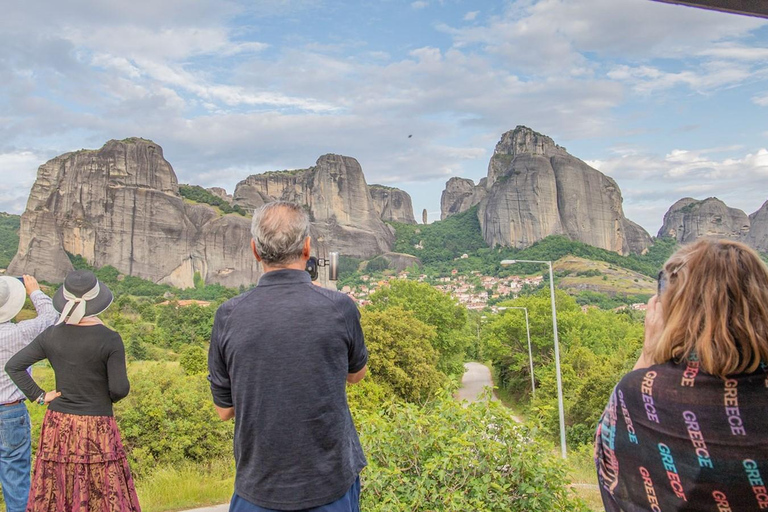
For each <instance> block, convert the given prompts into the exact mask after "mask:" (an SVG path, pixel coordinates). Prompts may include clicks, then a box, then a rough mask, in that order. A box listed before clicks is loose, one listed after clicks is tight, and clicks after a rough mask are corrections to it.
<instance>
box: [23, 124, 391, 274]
mask: <svg viewBox="0 0 768 512" xmlns="http://www.w3.org/2000/svg"><path fill="white" fill-rule="evenodd" d="M300 175H301V176H304V178H305V181H302V182H301V184H299V183H298V182H297V176H300ZM264 176H265V175H262V177H251V178H249V180H250V181H249V180H246V182H247V183H246V182H243V183H245V185H243V184H241V185H243V186H242V187H238V190H237V191H236V193H235V199H236V200H237V199H239V202H240V203H241V204H244V205H247V206H259V205H260V204H263V202H264V200H273V199H275V197H274V196H271V195H269V193H270V192H272V191H273V188H271V186H272V185H275V183H280V184H281V185H284V184H285V183H291V184H292V187H293V188H290V187H285V186H282V187H281V188H280V191H279V193H280V195H279V196H278V197H282V198H286V199H290V200H300V202H301V204H304V205H305V206H306V207H307V209H308V211H309V213H310V215H311V216H312V218H313V221H314V222H313V229H312V235H313V238H314V240H313V242H314V246H315V249H316V251H317V253H318V254H320V255H323V254H327V253H328V251H332V250H337V251H339V252H341V253H342V254H345V255H348V256H356V257H366V258H367V257H370V256H373V255H375V254H381V253H384V252H388V251H389V249H390V246H391V243H392V241H393V238H394V236H393V233H392V232H391V230H390V229H389V228H388V227H387V226H386V225H385V224H384V223H383V222H382V221H381V219H380V218H379V217H378V215H377V213H376V210H375V208H374V206H373V200H372V199H371V197H370V194H369V193H368V189H367V186H366V185H365V178H364V177H363V174H362V170H361V169H360V166H359V164H358V163H357V161H355V160H354V159H352V158H347V157H341V156H337V155H326V156H323V157H320V159H319V160H318V164H317V166H316V167H314V168H312V169H309V170H307V171H296V172H289V173H268V174H267V175H266V177H264ZM248 183H250V184H251V185H248ZM249 186H250V188H249ZM262 189H263V190H262ZM217 192H218V191H214V193H216V194H217V195H219V197H222V196H224V197H226V192H224V191H221V193H217ZM262 192H263V194H262ZM249 194H250V195H249ZM260 194H262V195H260ZM260 201H261V202H260ZM250 239H251V234H250V219H248V218H245V217H242V216H241V215H237V214H231V215H221V214H220V213H218V211H217V209H214V208H212V207H209V206H207V205H205V204H188V203H185V202H184V201H183V200H182V198H181V197H180V196H179V193H178V182H177V179H176V175H175V173H174V171H173V168H172V167H171V165H170V164H169V163H168V162H167V161H166V160H165V159H164V158H163V150H162V148H161V147H160V146H158V145H157V144H155V143H153V142H152V141H148V140H144V139H138V138H132V139H126V140H123V141H116V140H112V141H109V142H107V143H106V144H105V145H104V146H103V147H102V148H101V149H99V150H93V151H90V150H81V151H76V152H73V153H66V154H64V155H61V156H59V157H56V158H54V159H53V160H50V161H49V162H46V163H45V164H43V165H41V166H40V168H39V169H38V174H37V180H36V181H35V184H34V185H33V187H32V192H31V194H30V197H29V200H28V202H27V208H26V211H25V212H24V214H23V215H22V218H21V228H20V240H19V250H18V253H17V254H16V256H15V258H14V259H13V261H12V262H11V264H10V266H9V270H8V271H9V273H14V274H21V273H22V272H25V273H29V274H34V275H35V276H37V277H38V278H39V279H42V280H47V281H51V282H60V281H62V280H63V278H64V277H65V276H66V274H67V272H69V271H70V270H72V265H71V263H70V261H69V258H68V257H67V252H69V253H71V254H78V255H81V256H83V257H84V258H85V259H86V260H87V261H88V262H89V263H90V264H92V265H94V266H95V267H103V266H106V265H112V266H114V267H115V268H117V269H118V270H119V271H120V272H122V273H124V274H128V275H134V276H138V277H142V278H145V279H149V280H152V281H154V282H159V283H168V284H172V285H174V286H178V287H189V286H192V285H193V283H194V275H195V273H199V274H200V275H201V276H202V277H203V279H204V280H205V281H206V282H209V283H220V284H223V285H225V286H231V287H236V286H240V285H249V284H252V283H255V282H257V280H258V277H259V275H260V270H259V265H258V263H257V262H256V260H255V258H254V257H253V255H252V253H251V251H250V248H249V244H250Z"/></svg>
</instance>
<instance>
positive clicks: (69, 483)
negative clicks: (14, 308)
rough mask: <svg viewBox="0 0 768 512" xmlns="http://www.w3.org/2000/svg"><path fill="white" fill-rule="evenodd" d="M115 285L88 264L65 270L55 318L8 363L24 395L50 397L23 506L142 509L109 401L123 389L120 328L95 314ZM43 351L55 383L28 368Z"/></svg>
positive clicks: (48, 510)
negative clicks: (49, 385)
mask: <svg viewBox="0 0 768 512" xmlns="http://www.w3.org/2000/svg"><path fill="white" fill-rule="evenodd" d="M111 303H112V292H111V291H110V290H109V288H107V286H106V285H105V284H104V283H103V282H101V281H99V280H97V279H96V276H95V275H94V274H93V273H92V272H89V271H87V270H76V271H74V272H70V273H69V275H67V278H66V280H65V281H64V285H63V286H62V287H61V288H59V290H58V291H57V292H56V294H55V295H54V296H53V307H54V308H55V309H56V311H58V312H59V313H60V315H59V320H58V322H57V323H56V324H55V325H53V326H52V327H49V328H48V329H46V330H45V331H43V332H42V333H41V334H40V335H39V336H38V337H37V338H35V339H34V341H32V343H30V344H29V345H28V346H27V347H26V348H24V349H22V350H21V351H19V352H18V353H17V354H16V355H15V356H13V357H12V358H11V359H10V360H9V361H8V363H7V364H6V366H5V370H6V371H7V372H8V375H9V376H10V377H11V379H12V380H13V382H14V383H15V384H16V385H17V386H18V387H19V389H21V391H22V392H23V393H24V394H25V395H26V396H27V398H29V399H30V400H33V401H35V402H37V403H38V404H40V405H45V404H48V410H47V411H46V412H45V418H44V419H43V426H42V430H41V432H40V443H39V445H38V448H37V454H36V456H35V466H34V471H33V476H32V487H31V489H30V491H29V500H28V501H27V512H75V511H82V512H88V511H90V512H139V511H140V510H141V508H140V506H139V500H138V498H137V495H136V489H135V487H134V483H133V478H132V477H131V471H130V468H129V466H128V461H127V459H126V454H125V449H124V448H123V443H122V441H121V439H120V432H119V430H118V428H117V423H116V422H115V418H114V416H113V414H112V404H113V403H114V402H117V401H118V400H120V399H122V398H124V397H125V396H126V395H128V391H129V388H130V386H129V384H128V376H127V375H126V368H125V349H124V347H123V341H122V339H121V338H120V335H119V334H118V333H116V332H115V331H113V330H111V329H109V328H107V327H106V326H105V325H104V324H103V323H102V322H101V320H99V318H98V317H97V316H96V315H98V314H100V313H101V312H103V311H104V310H105V309H107V308H108V307H109V305H110V304H111ZM43 359H48V361H49V362H50V363H51V367H53V371H54V374H55V376H56V389H55V390H50V391H45V390H44V389H42V388H41V387H40V386H39V385H38V384H37V383H36V382H35V381H34V380H33V379H32V377H31V375H30V374H29V373H28V372H27V368H29V367H30V366H31V365H33V364H34V363H36V362H37V361H41V360H43Z"/></svg>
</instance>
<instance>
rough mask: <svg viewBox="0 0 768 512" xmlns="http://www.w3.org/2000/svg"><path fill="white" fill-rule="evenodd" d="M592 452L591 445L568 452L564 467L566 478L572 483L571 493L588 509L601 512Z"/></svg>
mask: <svg viewBox="0 0 768 512" xmlns="http://www.w3.org/2000/svg"><path fill="white" fill-rule="evenodd" d="M592 451H593V448H592V446H591V445H583V446H580V447H578V448H576V449H572V450H570V451H569V453H568V459H567V460H566V465H567V467H568V476H569V478H570V480H571V482H572V483H573V487H572V488H573V491H574V492H575V493H576V495H577V496H578V497H579V498H581V499H582V500H584V502H585V503H586V504H587V506H589V508H590V509H592V510H594V511H596V512H601V511H603V510H605V509H604V508H603V500H602V498H601V497H600V489H599V488H598V487H597V472H596V471H595V462H594V459H593V454H592Z"/></svg>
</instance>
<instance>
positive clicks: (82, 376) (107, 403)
mask: <svg viewBox="0 0 768 512" xmlns="http://www.w3.org/2000/svg"><path fill="white" fill-rule="evenodd" d="M43 359H48V361H49V362H50V363H51V366H52V367H53V371H54V373H55V375H56V390H57V391H59V392H60V393H61V396H60V397H58V398H56V399H55V400H53V401H52V402H51V403H50V404H49V405H48V408H49V409H51V410H52V411H58V412H62V413H66V414H77V415H81V416H112V403H114V402H117V401H118V400H120V399H122V398H124V397H125V396H127V395H128V391H129V389H130V385H129V383H128V375H127V374H126V370H125V347H124V346H123V340H122V338H120V335H119V334H118V333H116V332H115V331H113V330H111V329H109V328H108V327H105V326H103V325H88V326H77V325H67V324H59V325H54V326H52V327H49V328H48V329H46V330H45V331H43V332H42V333H41V334H40V335H39V336H38V337H37V338H35V339H34V341H32V343H30V344H29V345H27V346H26V347H25V348H23V349H22V350H20V351H19V352H17V353H16V355H14V356H13V357H12V358H11V359H10V360H9V361H8V363H7V364H6V365H5V371H6V372H8V375H9V376H10V377H11V380H13V382H14V383H15V384H16V385H17V386H18V387H19V389H21V391H22V392H23V393H24V394H25V395H26V396H27V398H29V399H30V400H37V398H38V397H39V396H40V394H41V393H43V391H44V390H43V389H42V388H41V387H40V386H39V385H38V384H37V383H36V382H35V381H34V379H33V378H32V376H31V375H30V374H29V372H28V371H27V368H29V367H30V366H32V365H33V364H34V363H36V362H38V361H42V360H43ZM47 391H52V390H50V389H49V390H47Z"/></svg>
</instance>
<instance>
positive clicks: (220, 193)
mask: <svg viewBox="0 0 768 512" xmlns="http://www.w3.org/2000/svg"><path fill="white" fill-rule="evenodd" d="M205 190H207V191H208V192H210V193H211V194H213V195H215V196H216V197H218V198H221V199H223V200H225V201H226V202H228V203H229V204H232V201H233V200H234V199H233V198H232V195H231V194H227V191H226V190H224V189H223V188H221V187H211V188H207V189H205Z"/></svg>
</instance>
